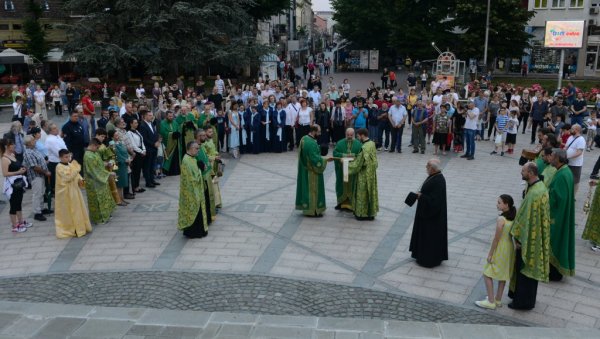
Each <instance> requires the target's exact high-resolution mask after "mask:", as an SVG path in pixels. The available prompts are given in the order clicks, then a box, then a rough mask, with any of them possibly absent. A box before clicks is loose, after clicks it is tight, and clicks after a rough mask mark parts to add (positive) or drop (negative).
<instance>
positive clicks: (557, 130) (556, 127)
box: [553, 114, 565, 135]
mask: <svg viewBox="0 0 600 339" xmlns="http://www.w3.org/2000/svg"><path fill="white" fill-rule="evenodd" d="M564 125H565V117H564V116H563V115H562V114H558V115H557V116H556V122H555V123H554V125H553V126H554V134H556V135H560V130H561V129H562V127H563V126H564Z"/></svg>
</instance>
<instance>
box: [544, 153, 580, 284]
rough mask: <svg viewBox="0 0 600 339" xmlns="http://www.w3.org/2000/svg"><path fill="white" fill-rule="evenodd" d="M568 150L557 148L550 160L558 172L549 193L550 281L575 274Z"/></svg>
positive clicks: (573, 216) (572, 193)
mask: <svg viewBox="0 0 600 339" xmlns="http://www.w3.org/2000/svg"><path fill="white" fill-rule="evenodd" d="M567 161H568V160H567V152H566V151H565V150H563V149H560V148H555V149H554V150H553V151H552V155H551V156H550V164H551V165H552V167H554V168H556V174H555V175H554V178H553V179H552V181H551V182H550V185H549V186H548V194H549V196H550V217H551V221H550V281H560V280H561V279H562V276H563V275H567V276H574V275H575V190H574V185H575V183H574V181H573V172H571V169H569V166H567Z"/></svg>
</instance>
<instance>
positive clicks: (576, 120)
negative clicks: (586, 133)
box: [571, 113, 583, 127]
mask: <svg viewBox="0 0 600 339" xmlns="http://www.w3.org/2000/svg"><path fill="white" fill-rule="evenodd" d="M575 124H578V125H579V126H581V127H583V113H581V114H579V115H573V116H571V126H573V125H575Z"/></svg>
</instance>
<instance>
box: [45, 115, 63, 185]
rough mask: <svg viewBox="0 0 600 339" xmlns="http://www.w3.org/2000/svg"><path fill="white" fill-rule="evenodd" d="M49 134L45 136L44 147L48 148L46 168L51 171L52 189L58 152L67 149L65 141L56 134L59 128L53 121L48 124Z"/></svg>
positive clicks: (58, 159) (58, 158)
mask: <svg viewBox="0 0 600 339" xmlns="http://www.w3.org/2000/svg"><path fill="white" fill-rule="evenodd" d="M48 129H49V132H50V134H48V136H47V137H46V142H45V145H46V149H47V150H48V170H49V171H50V173H52V176H51V178H50V187H51V188H52V191H54V183H55V182H56V165H58V163H59V162H60V157H59V156H58V152H59V151H60V150H61V149H67V145H66V144H65V141H64V140H63V139H62V138H61V137H60V136H59V135H58V134H59V133H60V129H59V128H58V126H57V125H56V124H55V123H51V124H50V125H49V126H48Z"/></svg>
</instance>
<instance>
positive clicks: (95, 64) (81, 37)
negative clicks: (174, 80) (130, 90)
mask: <svg viewBox="0 0 600 339" xmlns="http://www.w3.org/2000/svg"><path fill="white" fill-rule="evenodd" d="M251 4H253V2H252V1H251V0H188V1H178V0H106V1H98V0H67V1H66V3H65V9H66V10H69V11H73V12H75V13H81V14H83V15H84V16H83V18H82V19H81V20H79V21H77V22H75V23H73V24H72V25H69V26H67V27H66V28H67V34H68V42H67V43H65V45H64V46H63V48H64V51H65V55H66V56H67V57H74V58H76V59H77V61H78V65H79V67H80V70H81V71H83V72H88V73H94V74H98V73H99V74H105V75H110V74H120V75H121V76H123V74H124V73H126V72H127V70H128V69H130V67H132V66H134V65H140V64H141V65H143V66H144V67H145V69H146V71H147V72H148V73H154V74H161V73H164V72H170V73H175V74H178V73H179V72H180V71H181V70H186V71H192V70H195V69H197V67H198V66H201V65H206V64H208V63H219V64H222V65H225V66H238V67H239V66H245V65H251V64H254V63H257V62H258V57H259V56H260V55H261V54H264V52H265V50H266V49H268V46H262V45H259V44H257V43H256V42H255V40H256V39H255V37H256V30H255V28H254V25H253V18H252V17H251V16H250V15H249V14H248V12H247V11H246V8H248V6H250V5H251Z"/></svg>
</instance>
